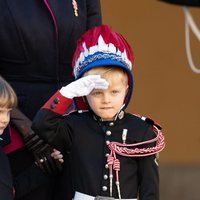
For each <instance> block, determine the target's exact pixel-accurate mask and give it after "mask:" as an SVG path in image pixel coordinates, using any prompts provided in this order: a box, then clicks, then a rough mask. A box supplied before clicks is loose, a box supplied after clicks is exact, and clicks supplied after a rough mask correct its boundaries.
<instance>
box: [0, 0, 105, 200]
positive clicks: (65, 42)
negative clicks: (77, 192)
mask: <svg viewBox="0 0 200 200" xmlns="http://www.w3.org/2000/svg"><path fill="white" fill-rule="evenodd" d="M0 12H1V16H0V26H1V30H0V72H1V75H2V76H3V77H4V78H5V79H6V80H7V81H8V82H9V83H10V84H11V85H12V86H13V88H14V90H15V92H16V93H17V96H18V101H19V104H18V106H19V109H20V110H21V111H22V112H23V113H24V114H25V115H26V116H27V117H29V118H30V119H32V118H33V116H34V115H35V113H36V112H37V110H38V109H39V108H40V107H41V106H42V105H43V104H44V102H45V101H46V100H47V99H49V97H50V96H51V95H52V94H53V93H54V92H55V91H56V90H57V89H58V88H59V87H60V86H62V85H65V84H67V82H71V81H72V80H73V76H72V72H71V59H72V55H73V53H74V49H75V46H76V41H77V39H78V38H79V36H80V35H81V34H83V33H84V32H85V31H86V30H87V29H89V28H91V27H93V26H96V25H99V24H101V11H100V1H99V0H59V1H58V0H57V1H55V0H48V1H47V0H41V1H38V0H20V1H10V0H7V1H5V0H0ZM66 80H67V82H66ZM11 144H12V143H11ZM20 147H22V148H20ZM20 147H19V148H17V149H14V151H12V152H11V153H9V158H10V161H11V168H12V169H13V167H12V166H14V165H15V170H14V169H13V173H14V177H15V178H16V177H18V176H20V175H21V174H24V176H27V174H31V173H32V172H33V171H34V173H33V174H35V176H34V177H40V179H41V180H44V181H43V183H40V181H39V183H40V185H37V187H36V186H34V187H30V188H29V189H24V188H19V189H17V188H16V195H17V196H16V198H17V199H21V198H23V200H32V199H35V198H37V199H43V200H45V199H48V200H50V199H52V193H51V191H52V192H53V191H55V190H53V189H52V188H55V187H54V178H53V180H52V178H51V177H49V176H46V175H45V177H44V174H41V176H39V175H38V174H40V173H42V172H41V171H39V169H38V168H37V169H36V166H35V165H34V160H33V159H32V158H30V153H29V152H27V150H26V148H24V147H23V145H21V146H20ZM21 158H23V159H21ZM65 163H66V162H65ZM16 166H17V167H16ZM26 172H27V173H26ZM36 174H37V175H36ZM41 177H43V178H41ZM49 179H50V180H51V181H50V180H49ZM18 180H19V179H18ZM21 181H23V180H21ZM35 182H36V183H37V184H38V181H37V180H36V181H35ZM41 182H42V181H41ZM52 182H53V183H52ZM42 184H43V185H42ZM26 185H27V184H25V186H26ZM41 185H42V187H41ZM57 185H58V184H57ZM33 188H34V189H33ZM65 188H66V186H65ZM57 189H58V188H57ZM24 191H27V192H28V194H20V193H22V192H24ZM56 193H60V192H58V191H56ZM61 193H62V192H61ZM57 199H61V197H60V196H59V198H57Z"/></svg>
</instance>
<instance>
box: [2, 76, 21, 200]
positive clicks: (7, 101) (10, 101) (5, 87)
mask: <svg viewBox="0 0 200 200" xmlns="http://www.w3.org/2000/svg"><path fill="white" fill-rule="evenodd" d="M16 105H17V97H16V94H15V92H14V91H13V89H12V88H11V86H10V85H9V84H8V83H7V82H6V81H5V80H4V79H3V78H2V77H1V76H0V199H2V200H3V199H4V200H11V199H13V197H14V193H13V183H12V175H11V170H10V165H9V161H8V158H7V156H6V155H5V153H4V152H3V150H2V146H3V144H4V143H5V141H4V140H6V138H9V136H7V135H5V134H7V132H5V129H6V128H7V126H8V123H9V121H10V112H11V110H12V108H14V107H15V106H16Z"/></svg>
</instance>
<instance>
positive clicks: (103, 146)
mask: <svg viewBox="0 0 200 200" xmlns="http://www.w3.org/2000/svg"><path fill="white" fill-rule="evenodd" d="M55 97H56V98H55ZM70 102H71V100H70V99H67V98H64V97H62V96H61V94H60V93H59V92H57V93H56V94H55V95H54V96H53V97H52V98H51V99H50V100H49V101H48V102H47V103H46V104H45V105H44V107H43V108H42V109H40V111H39V112H38V114H37V115H36V117H35V119H34V121H33V129H35V131H36V132H38V133H40V134H41V137H43V138H44V139H45V140H46V141H47V142H49V143H50V144H51V145H53V146H54V147H56V148H57V149H60V150H61V151H62V152H66V153H67V152H70V164H71V173H72V182H73V190H74V191H78V192H82V193H84V194H88V195H92V196H97V195H101V196H109V178H108V176H109V172H108V168H107V155H108V154H109V153H110V150H109V148H108V146H107V144H108V143H109V141H110V142H112V141H117V142H120V143H122V132H123V129H127V130H128V132H127V139H126V143H129V144H131V143H136V142H141V141H145V140H149V139H151V138H153V137H155V133H154V131H153V130H152V126H151V125H150V124H148V123H146V122H144V121H143V120H141V119H140V118H139V117H136V116H134V115H132V114H128V113H125V114H124V116H118V117H117V118H116V120H115V121H108V122H102V121H101V120H100V119H99V118H98V116H96V115H95V114H94V113H93V112H91V111H87V112H73V113H71V114H69V115H67V116H64V115H62V114H63V113H64V111H65V109H66V108H67V106H68V105H69V104H70ZM117 158H118V159H119V161H120V171H119V181H120V190H121V197H122V199H129V198H137V196H138V192H139V198H140V200H158V199H159V183H158V182H159V175H158V166H157V164H156V162H155V155H152V156H146V157H139V158H132V157H124V156H120V155H117ZM114 180H115V176H114ZM113 196H114V197H115V198H118V195H117V191H116V187H115V185H114V183H113Z"/></svg>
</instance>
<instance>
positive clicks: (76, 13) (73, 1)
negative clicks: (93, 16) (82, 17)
mask: <svg viewBox="0 0 200 200" xmlns="http://www.w3.org/2000/svg"><path fill="white" fill-rule="evenodd" d="M72 6H73V9H74V15H75V16H76V17H78V5H77V2H76V0H72Z"/></svg>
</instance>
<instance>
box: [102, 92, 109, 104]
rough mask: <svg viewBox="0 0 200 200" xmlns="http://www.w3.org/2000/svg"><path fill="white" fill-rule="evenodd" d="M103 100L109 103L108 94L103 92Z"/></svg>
mask: <svg viewBox="0 0 200 200" xmlns="http://www.w3.org/2000/svg"><path fill="white" fill-rule="evenodd" d="M103 102H104V103H109V102H110V96H109V94H104V95H103Z"/></svg>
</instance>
